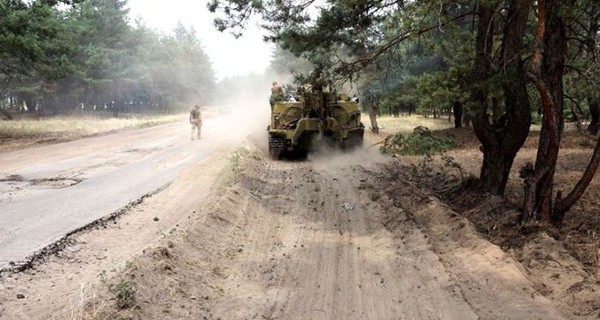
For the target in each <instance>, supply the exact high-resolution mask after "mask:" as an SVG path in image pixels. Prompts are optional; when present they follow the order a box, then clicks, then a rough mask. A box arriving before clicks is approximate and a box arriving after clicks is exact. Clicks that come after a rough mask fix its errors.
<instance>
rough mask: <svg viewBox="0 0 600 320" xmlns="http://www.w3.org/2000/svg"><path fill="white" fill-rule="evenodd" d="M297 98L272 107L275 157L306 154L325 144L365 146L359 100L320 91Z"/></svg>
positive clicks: (271, 146) (271, 134)
mask: <svg viewBox="0 0 600 320" xmlns="http://www.w3.org/2000/svg"><path fill="white" fill-rule="evenodd" d="M297 99H298V101H280V102H276V103H274V105H273V106H272V109H271V124H270V125H269V127H268V128H267V130H268V131H269V154H270V156H271V158H273V159H281V158H282V157H284V156H293V157H306V155H307V154H308V152H310V151H313V150H315V149H316V148H317V147H319V146H321V145H323V144H325V145H329V146H335V147H339V148H341V149H348V148H354V147H362V145H363V134H364V128H365V127H364V125H363V124H362V123H361V121H360V110H359V108H358V103H357V102H355V101H350V100H349V99H348V96H347V95H345V94H340V95H337V94H334V93H328V92H323V91H320V90H319V91H312V92H307V93H304V94H302V95H301V96H299V97H297Z"/></svg>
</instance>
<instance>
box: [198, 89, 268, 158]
mask: <svg viewBox="0 0 600 320" xmlns="http://www.w3.org/2000/svg"><path fill="white" fill-rule="evenodd" d="M269 95H270V83H269V82H268V81H260V82H258V80H257V81H254V82H252V85H250V86H248V87H247V88H241V89H239V88H238V90H234V93H233V94H230V95H227V96H224V97H221V98H219V99H218V102H217V103H216V106H215V107H213V108H214V109H216V110H217V111H216V113H217V114H216V115H215V116H214V117H210V118H207V119H205V120H204V126H203V128H202V130H203V133H202V137H203V140H206V141H204V142H205V143H208V144H214V146H215V147H220V146H230V147H234V146H237V145H239V144H240V142H243V141H244V140H246V139H249V138H250V137H252V138H257V139H262V140H264V141H266V139H267V126H268V125H269V121H270V120H269V119H270V111H271V109H270V105H269Z"/></svg>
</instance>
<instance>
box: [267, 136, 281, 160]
mask: <svg viewBox="0 0 600 320" xmlns="http://www.w3.org/2000/svg"><path fill="white" fill-rule="evenodd" d="M284 149H285V139H284V138H280V137H274V136H271V137H269V156H271V159H273V160H279V159H281V157H282V156H283V151H284Z"/></svg>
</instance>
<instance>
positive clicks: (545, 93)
mask: <svg viewBox="0 0 600 320" xmlns="http://www.w3.org/2000/svg"><path fill="white" fill-rule="evenodd" d="M559 8H560V0H539V1H538V17H539V19H538V28H537V32H536V45H535V50H534V53H533V57H532V62H531V71H530V72H529V74H528V75H529V77H530V78H531V80H532V81H533V83H534V85H535V87H536V89H537V91H538V92H539V94H540V98H541V102H542V113H543V123H542V132H541V134H540V140H539V147H538V152H537V157H536V162H535V167H534V170H533V172H532V173H531V175H530V176H526V177H525V179H526V181H527V183H529V184H530V185H531V186H530V188H529V189H527V188H526V190H525V196H524V202H525V205H524V212H523V214H524V221H525V222H527V221H530V220H533V219H536V218H540V219H542V220H544V221H550V219H551V218H552V215H553V205H554V204H553V183H554V171H555V169H556V162H557V160H558V152H559V148H560V138H561V134H562V125H563V111H562V108H563V86H562V78H563V71H564V61H565V52H566V51H565V50H566V37H565V28H564V24H563V21H562V18H561V17H560V15H559ZM532 204H533V205H532Z"/></svg>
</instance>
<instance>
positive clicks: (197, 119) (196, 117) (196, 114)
mask: <svg viewBox="0 0 600 320" xmlns="http://www.w3.org/2000/svg"><path fill="white" fill-rule="evenodd" d="M190 124H191V125H192V140H194V133H195V131H196V130H198V133H197V136H198V140H200V131H201V129H202V113H200V106H199V105H195V106H194V108H193V109H192V111H190Z"/></svg>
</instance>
